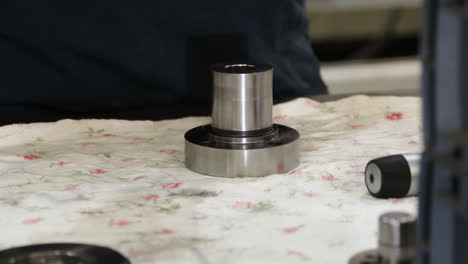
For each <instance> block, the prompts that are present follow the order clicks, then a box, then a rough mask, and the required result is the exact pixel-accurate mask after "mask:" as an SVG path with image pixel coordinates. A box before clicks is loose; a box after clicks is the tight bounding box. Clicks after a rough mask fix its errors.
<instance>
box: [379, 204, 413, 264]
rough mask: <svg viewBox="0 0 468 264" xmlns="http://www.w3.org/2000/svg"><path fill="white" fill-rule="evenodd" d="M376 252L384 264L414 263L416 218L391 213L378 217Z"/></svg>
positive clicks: (400, 213) (409, 215)
mask: <svg viewBox="0 0 468 264" xmlns="http://www.w3.org/2000/svg"><path fill="white" fill-rule="evenodd" d="M378 251H379V254H380V255H381V256H382V258H383V260H384V263H389V264H393V263H395V264H396V263H402V262H406V261H408V263H409V262H411V261H414V259H415V256H416V217H414V216H412V215H411V214H408V213H403V212H391V213H386V214H383V215H382V216H380V218H379V249H378Z"/></svg>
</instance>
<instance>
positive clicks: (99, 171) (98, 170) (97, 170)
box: [89, 169, 108, 174]
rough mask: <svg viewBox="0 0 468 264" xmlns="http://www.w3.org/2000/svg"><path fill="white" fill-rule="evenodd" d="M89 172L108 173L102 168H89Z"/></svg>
mask: <svg viewBox="0 0 468 264" xmlns="http://www.w3.org/2000/svg"><path fill="white" fill-rule="evenodd" d="M89 173H91V174H104V173H108V171H106V170H102V169H94V170H89Z"/></svg>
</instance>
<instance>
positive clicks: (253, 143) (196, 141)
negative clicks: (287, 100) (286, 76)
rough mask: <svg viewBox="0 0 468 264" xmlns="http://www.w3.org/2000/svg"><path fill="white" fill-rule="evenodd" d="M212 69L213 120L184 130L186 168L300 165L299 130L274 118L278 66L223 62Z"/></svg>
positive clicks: (256, 171) (227, 170)
mask: <svg viewBox="0 0 468 264" xmlns="http://www.w3.org/2000/svg"><path fill="white" fill-rule="evenodd" d="M212 72H213V112H212V116H211V119H212V124H211V125H204V126H200V127H196V128H193V129H191V130H189V131H188V132H187V133H186V134H185V164H186V166H187V168H189V169H191V170H193V171H195V172H198V173H201V174H206V175H211V176H219V177H261V176H266V175H269V174H275V173H283V172H287V171H289V170H292V169H294V168H295V167H297V166H298V165H299V133H298V132H297V131H296V130H294V129H292V128H289V127H286V126H282V125H277V124H273V117H272V107H273V96H272V83H273V68H272V66H270V65H263V64H262V65H260V64H219V65H214V66H213V67H212Z"/></svg>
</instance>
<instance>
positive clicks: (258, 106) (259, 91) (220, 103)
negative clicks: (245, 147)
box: [211, 64, 273, 132]
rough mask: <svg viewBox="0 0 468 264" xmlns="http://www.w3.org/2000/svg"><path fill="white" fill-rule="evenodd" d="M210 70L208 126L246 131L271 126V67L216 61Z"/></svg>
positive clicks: (221, 129) (222, 129)
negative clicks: (210, 88)
mask: <svg viewBox="0 0 468 264" xmlns="http://www.w3.org/2000/svg"><path fill="white" fill-rule="evenodd" d="M212 72H213V112H212V116H211V118H212V124H211V125H212V127H213V128H214V129H217V130H220V131H228V132H250V131H260V130H268V129H270V128H272V126H273V119H272V106H273V95H272V86H273V68H272V67H271V66H269V65H258V64H255V65H251V64H227V65H226V64H218V65H214V66H213V67H212Z"/></svg>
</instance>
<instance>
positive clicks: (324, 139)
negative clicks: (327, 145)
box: [319, 138, 331, 141]
mask: <svg viewBox="0 0 468 264" xmlns="http://www.w3.org/2000/svg"><path fill="white" fill-rule="evenodd" d="M319 140H320V141H330V140H331V139H329V138H321V139H319Z"/></svg>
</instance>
